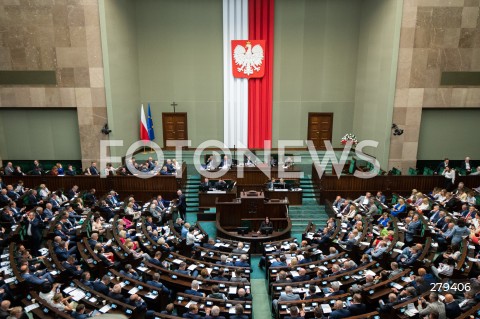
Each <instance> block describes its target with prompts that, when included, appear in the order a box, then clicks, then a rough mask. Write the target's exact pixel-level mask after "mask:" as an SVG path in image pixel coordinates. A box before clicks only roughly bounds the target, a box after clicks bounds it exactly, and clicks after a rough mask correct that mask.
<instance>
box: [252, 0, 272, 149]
mask: <svg viewBox="0 0 480 319" xmlns="http://www.w3.org/2000/svg"><path fill="white" fill-rule="evenodd" d="M273 17H274V0H249V3H248V38H249V40H264V41H265V48H264V50H265V60H264V62H263V63H264V67H265V75H264V76H263V77H261V78H255V79H250V80H249V82H248V147H249V148H263V147H264V141H265V140H269V141H271V140H272V104H273V103H272V100H273V29H274V24H273V21H274V20H273Z"/></svg>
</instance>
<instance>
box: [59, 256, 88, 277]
mask: <svg viewBox="0 0 480 319" xmlns="http://www.w3.org/2000/svg"><path fill="white" fill-rule="evenodd" d="M75 262H76V260H75V256H73V255H70V256H68V258H67V260H66V261H64V262H63V263H62V266H63V268H65V272H66V273H67V275H68V276H69V277H79V276H81V275H82V273H83V270H82V266H81V265H76V264H75Z"/></svg>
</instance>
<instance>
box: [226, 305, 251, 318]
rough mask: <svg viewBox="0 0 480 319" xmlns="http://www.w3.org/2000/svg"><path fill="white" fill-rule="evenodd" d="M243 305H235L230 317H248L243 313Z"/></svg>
mask: <svg viewBox="0 0 480 319" xmlns="http://www.w3.org/2000/svg"><path fill="white" fill-rule="evenodd" d="M243 311H244V310H243V306H242V305H241V304H236V305H235V314H234V315H233V316H230V319H248V316H247V315H244V314H243Z"/></svg>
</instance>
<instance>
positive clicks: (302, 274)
mask: <svg viewBox="0 0 480 319" xmlns="http://www.w3.org/2000/svg"><path fill="white" fill-rule="evenodd" d="M306 280H310V276H309V275H307V271H306V270H305V268H300V269H299V270H298V276H294V277H293V278H292V281H293V282H298V281H306Z"/></svg>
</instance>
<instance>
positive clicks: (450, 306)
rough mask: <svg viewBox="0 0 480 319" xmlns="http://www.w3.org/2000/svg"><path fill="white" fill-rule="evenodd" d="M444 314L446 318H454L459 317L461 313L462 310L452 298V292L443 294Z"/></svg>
mask: <svg viewBox="0 0 480 319" xmlns="http://www.w3.org/2000/svg"><path fill="white" fill-rule="evenodd" d="M444 303H445V314H446V315H447V318H448V319H455V318H458V317H460V315H461V314H462V310H461V309H460V306H459V305H458V302H457V301H456V300H455V299H454V298H453V295H452V294H446V295H445V300H444Z"/></svg>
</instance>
